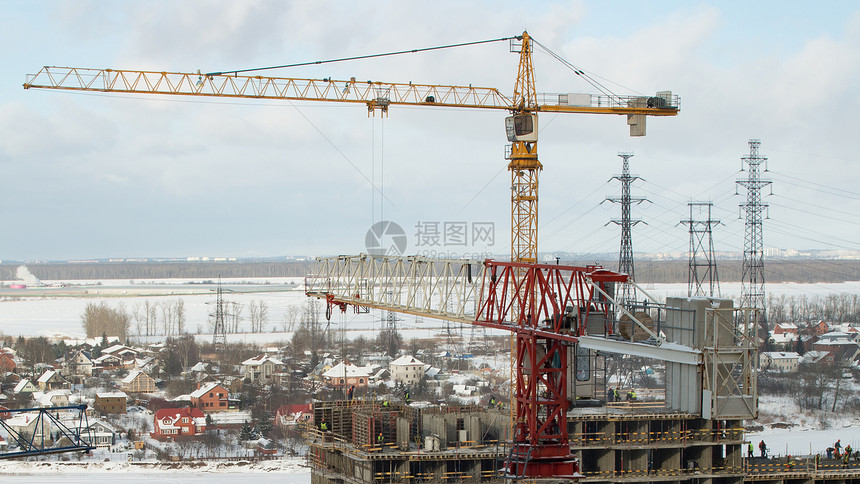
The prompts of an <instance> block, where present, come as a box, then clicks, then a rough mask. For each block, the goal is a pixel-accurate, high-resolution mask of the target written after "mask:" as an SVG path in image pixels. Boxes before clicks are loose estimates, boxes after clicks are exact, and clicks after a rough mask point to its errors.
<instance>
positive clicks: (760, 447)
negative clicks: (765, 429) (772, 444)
mask: <svg viewBox="0 0 860 484" xmlns="http://www.w3.org/2000/svg"><path fill="white" fill-rule="evenodd" d="M758 450H759V451H760V452H761V456H762V457H766V456H767V445H766V444H765V443H764V440H762V441H761V442H759V443H758Z"/></svg>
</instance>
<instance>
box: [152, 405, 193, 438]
mask: <svg viewBox="0 0 860 484" xmlns="http://www.w3.org/2000/svg"><path fill="white" fill-rule="evenodd" d="M153 429H154V430H153V431H152V432H151V433H150V436H151V437H152V438H154V439H156V440H162V441H164V440H177V439H182V438H194V437H196V436H198V435H202V434H204V433H205V432H206V415H204V414H203V412H202V411H200V409H199V408H163V409H161V410H159V411H157V412H155V416H153Z"/></svg>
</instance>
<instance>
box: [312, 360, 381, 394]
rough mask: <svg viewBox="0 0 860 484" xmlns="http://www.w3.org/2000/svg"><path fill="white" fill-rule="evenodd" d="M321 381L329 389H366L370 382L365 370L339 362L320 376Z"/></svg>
mask: <svg viewBox="0 0 860 484" xmlns="http://www.w3.org/2000/svg"><path fill="white" fill-rule="evenodd" d="M322 377H323V380H324V381H325V382H326V384H328V385H329V386H331V387H335V388H338V387H343V386H347V387H348V386H352V385H355V387H356V388H362V387H366V386H367V383H368V380H370V372H369V371H367V369H366V368H362V367H360V366H355V365H353V364H352V363H350V362H349V360H347V361H345V362H340V363H338V364H337V365H335V366H333V367H332V368H329V369H328V370H327V371H325V372H323V374H322Z"/></svg>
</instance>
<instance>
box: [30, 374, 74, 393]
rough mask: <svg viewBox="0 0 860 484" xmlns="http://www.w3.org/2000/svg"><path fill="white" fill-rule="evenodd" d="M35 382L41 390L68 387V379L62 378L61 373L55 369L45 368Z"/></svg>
mask: <svg viewBox="0 0 860 484" xmlns="http://www.w3.org/2000/svg"><path fill="white" fill-rule="evenodd" d="M37 383H38V385H39V390H41V391H43V392H44V391H48V390H59V389H62V388H69V382H68V380H66V379H65V378H63V375H61V374H60V372H58V371H57V370H45V373H42V376H40V377H39V380H38V382H37Z"/></svg>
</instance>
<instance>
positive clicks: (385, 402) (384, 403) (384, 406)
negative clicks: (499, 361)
mask: <svg viewBox="0 0 860 484" xmlns="http://www.w3.org/2000/svg"><path fill="white" fill-rule="evenodd" d="M390 406H391V404H390V403H388V400H385V401H384V402H382V408H388V407H390Z"/></svg>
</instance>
